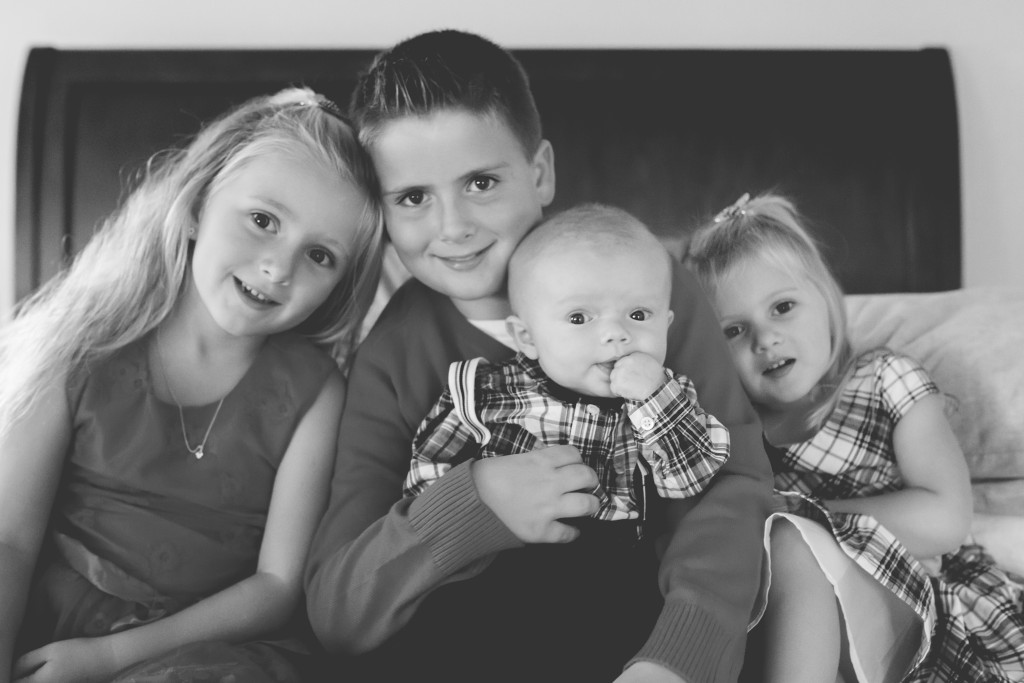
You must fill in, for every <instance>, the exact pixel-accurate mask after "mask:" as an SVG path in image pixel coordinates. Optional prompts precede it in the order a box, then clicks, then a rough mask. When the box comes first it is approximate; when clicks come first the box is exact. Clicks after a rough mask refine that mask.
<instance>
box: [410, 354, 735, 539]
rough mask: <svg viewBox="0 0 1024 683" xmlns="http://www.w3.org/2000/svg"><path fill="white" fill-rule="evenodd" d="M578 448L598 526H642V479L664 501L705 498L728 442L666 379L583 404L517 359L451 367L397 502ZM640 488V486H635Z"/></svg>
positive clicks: (679, 385)
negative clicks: (517, 456) (634, 397)
mask: <svg viewBox="0 0 1024 683" xmlns="http://www.w3.org/2000/svg"><path fill="white" fill-rule="evenodd" d="M559 444H568V445H572V446H576V447H577V448H579V450H580V454H581V456H582V458H583V462H585V463H586V464H587V465H589V466H590V467H592V468H594V470H595V471H596V472H597V476H598V481H599V484H598V487H597V489H596V490H595V491H594V493H595V494H596V495H597V497H598V499H599V501H600V503H601V505H600V508H599V510H598V512H597V513H596V514H595V515H594V517H595V518H597V519H602V520H621V519H640V518H642V513H643V501H642V499H641V498H642V493H641V494H640V495H639V496H638V494H637V493H636V491H637V490H639V491H641V492H642V491H643V490H644V489H645V487H644V486H643V485H638V486H636V487H634V484H636V483H637V482H635V481H634V470H636V469H637V467H638V465H639V466H640V476H641V477H642V478H648V477H649V479H650V482H651V483H652V484H653V485H654V488H655V490H656V491H657V494H658V495H659V496H660V497H664V498H686V497H689V496H693V495H696V494H697V493H700V492H701V491H703V490H704V488H705V487H706V486H707V484H708V482H710V481H711V478H712V477H713V476H714V475H715V473H716V472H718V470H719V469H720V468H721V467H722V465H723V464H724V463H725V461H726V459H727V458H728V455H729V432H728V430H727V429H726V428H725V427H724V426H723V425H722V424H721V423H720V422H719V421H718V420H717V419H715V418H714V416H712V415H710V414H708V413H706V412H704V411H703V410H702V409H701V408H700V406H699V405H698V404H697V394H696V390H695V389H694V386H693V383H692V382H691V381H690V380H689V379H687V378H686V377H684V376H682V375H675V374H673V373H671V372H669V371H667V370H666V373H665V383H664V384H663V385H662V387H661V388H660V389H658V390H657V391H656V392H655V393H654V394H653V395H652V396H650V397H648V398H647V399H646V400H644V401H631V400H623V399H620V398H599V397H592V396H581V395H579V394H575V393H573V392H571V391H569V390H567V389H565V388H564V387H561V386H559V385H557V384H556V383H555V382H552V381H551V380H550V379H549V378H548V377H547V376H546V375H545V374H544V372H543V370H541V368H540V365H539V364H538V363H537V362H536V361H534V360H530V359H529V358H527V357H526V356H524V355H523V354H521V353H520V354H517V355H516V356H515V357H514V358H512V359H511V360H508V361H506V362H504V363H499V364H494V363H489V362H488V361H486V360H484V359H482V358H476V359H473V360H471V361H462V362H457V363H452V365H451V367H450V368H449V372H448V385H447V387H446V388H445V391H444V393H443V394H442V396H441V398H440V399H439V400H438V402H437V403H436V404H435V405H434V407H433V409H431V411H430V413H429V414H428V415H427V417H426V418H425V419H424V420H423V422H422V424H421V425H420V428H419V430H418V431H417V433H416V436H415V438H414V439H413V458H412V464H411V466H410V469H409V474H408V476H407V478H406V480H405V485H404V493H405V495H407V496H410V495H417V494H418V493H420V492H421V491H423V490H424V489H425V488H426V487H427V486H428V485H429V484H430V483H432V482H433V481H435V480H436V479H437V478H439V477H440V476H441V475H443V474H444V473H445V472H446V471H447V470H448V469H449V468H450V467H452V466H454V465H457V464H459V463H460V462H463V461H465V460H468V459H470V458H480V457H491V456H499V455H511V454H513V453H526V452H529V451H532V450H536V449H537V448H542V447H544V446H554V445H559ZM641 484H642V482H641Z"/></svg>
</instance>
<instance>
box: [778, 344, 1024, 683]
mask: <svg viewBox="0 0 1024 683" xmlns="http://www.w3.org/2000/svg"><path fill="white" fill-rule="evenodd" d="M935 393H938V388H937V387H936V386H935V384H934V383H933V382H932V381H931V379H930V378H929V377H928V375H927V374H926V373H925V371H924V369H923V368H921V367H920V365H918V364H917V363H916V362H915V361H913V360H911V359H909V358H907V357H905V356H900V355H897V354H894V353H892V352H890V351H887V350H885V351H881V352H878V351H874V352H868V353H865V354H864V355H863V356H861V357H860V358H859V359H858V361H857V369H856V371H855V373H854V375H853V376H852V378H851V379H850V380H849V382H848V383H847V385H846V387H845V388H844V389H843V393H842V395H841V397H840V400H839V403H838V405H837V408H836V410H835V411H833V413H832V415H831V416H830V417H829V418H828V420H827V421H826V423H825V424H824V425H823V426H822V428H821V429H820V430H819V431H818V433H817V434H815V435H814V436H813V437H811V438H810V439H809V440H808V441H805V442H803V443H800V444H796V445H793V446H790V447H788V448H786V449H779V448H775V447H771V446H769V447H768V454H769V457H770V458H771V460H772V466H773V469H774V471H775V473H776V476H775V487H776V490H777V491H778V492H780V494H781V499H782V500H783V501H785V505H786V507H787V509H788V511H789V512H791V513H794V514H797V515H800V516H802V517H807V518H810V519H813V520H816V521H818V522H819V523H821V524H822V525H824V526H825V527H826V528H828V529H830V530H831V531H832V534H833V535H834V537H835V538H836V540H837V541H838V542H839V544H840V546H841V548H842V550H843V551H844V552H845V554H846V555H847V556H848V557H850V558H851V559H852V560H853V561H855V562H856V563H857V565H859V566H860V567H861V568H863V569H864V570H866V571H867V572H868V573H870V574H871V575H872V576H874V578H875V579H876V580H877V581H879V582H880V583H881V584H882V585H884V586H885V587H886V588H887V589H888V590H889V591H891V592H892V593H893V594H894V595H895V596H897V597H898V598H899V599H900V600H902V601H903V602H904V603H905V604H907V605H908V606H910V607H911V608H912V609H913V610H914V611H915V612H916V613H917V614H918V616H919V617H920V618H921V620H922V623H923V625H924V628H923V631H922V640H921V644H920V647H919V648H918V651H917V654H916V656H915V658H914V663H915V668H914V669H913V670H912V671H911V673H910V674H908V675H907V676H906V677H905V678H904V680H905V681H915V682H917V681H948V682H954V681H955V682H963V683H978V682H989V681H992V682H995V681H1024V601H1022V597H1024V587H1022V586H1021V584H1019V583H1017V582H1015V581H1014V580H1013V579H1011V578H1010V577H1008V576H1007V575H1006V574H1005V573H1004V572H1003V571H1001V570H1000V569H998V568H996V567H995V566H994V565H993V562H992V560H991V559H990V558H989V557H988V556H987V555H986V554H985V553H984V551H983V549H982V548H980V547H978V546H963V547H961V548H960V549H959V550H958V551H957V552H955V553H950V554H948V555H944V556H943V557H942V558H941V562H938V561H937V562H935V565H936V566H935V569H934V570H932V571H929V569H927V568H926V567H925V566H924V565H923V564H922V563H921V562H919V561H918V560H917V559H915V558H914V557H912V556H911V555H910V553H909V552H907V550H906V549H905V548H904V547H903V545H902V544H901V543H900V542H899V541H898V540H897V539H896V538H895V537H894V536H893V535H892V533H891V532H890V531H889V530H888V529H886V528H885V527H883V526H882V525H881V524H879V523H878V521H877V520H875V519H874V518H873V517H871V516H868V515H861V514H851V513H839V512H829V511H827V510H826V509H825V507H824V506H823V505H821V504H820V503H818V502H817V501H818V500H829V499H842V498H853V497H861V496H870V495H874V494H878V493H882V492H886V491H895V490H898V489H900V488H901V487H902V485H903V483H902V480H901V477H900V472H899V468H898V467H897V465H896V461H895V458H894V454H893V448H892V437H893V430H894V428H895V426H896V423H897V422H899V420H900V419H901V418H902V417H903V416H904V415H906V414H907V412H908V411H909V410H910V409H911V408H912V407H913V405H914V404H915V403H916V402H917V401H919V400H920V399H922V398H923V397H925V396H928V395H930V394H935ZM783 492H784V493H783ZM929 564H930V563H929ZM940 564H941V566H939V565H940Z"/></svg>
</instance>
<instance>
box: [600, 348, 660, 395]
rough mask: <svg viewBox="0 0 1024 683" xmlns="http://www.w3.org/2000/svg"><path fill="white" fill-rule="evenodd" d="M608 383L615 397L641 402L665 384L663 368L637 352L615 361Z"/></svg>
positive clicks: (652, 359)
mask: <svg viewBox="0 0 1024 683" xmlns="http://www.w3.org/2000/svg"><path fill="white" fill-rule="evenodd" d="M609 381H610V384H611V386H610V388H611V390H612V393H613V394H615V395H616V396H621V397H622V398H625V399H629V400H631V401H643V400H644V399H646V398H647V397H648V396H650V395H651V394H653V393H654V392H655V391H657V390H658V388H659V387H661V385H662V384H664V383H665V368H664V367H662V365H661V363H659V362H658V361H656V360H654V358H652V357H651V356H648V355H647V354H646V353H641V352H640V351H637V352H635V353H631V354H629V355H628V356H623V357H622V358H620V359H619V360H617V361H615V367H614V368H612V372H611V375H610V376H609Z"/></svg>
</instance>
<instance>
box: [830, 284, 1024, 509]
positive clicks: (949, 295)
mask: <svg viewBox="0 0 1024 683" xmlns="http://www.w3.org/2000/svg"><path fill="white" fill-rule="evenodd" d="M846 307H847V314H848V316H849V328H850V336H851V341H852V343H853V346H854V349H856V350H866V349H869V348H873V347H876V346H888V347H889V348H891V349H893V350H896V351H901V352H903V353H906V354H907V355H908V356H911V357H913V358H916V359H917V360H918V361H919V362H920V363H921V364H922V365H923V366H924V367H925V369H926V370H927V371H928V372H929V373H930V374H931V376H932V379H934V380H935V383H936V384H938V386H939V389H940V390H942V391H943V392H944V393H946V394H947V395H948V396H949V397H950V401H949V404H950V407H951V410H949V411H948V414H949V421H950V424H951V425H952V427H953V431H954V432H955V433H956V435H957V438H958V440H959V441H960V445H961V447H962V448H963V450H964V455H965V456H966V457H967V461H968V465H969V467H970V471H971V478H972V480H973V482H974V492H975V509H976V510H978V511H983V512H991V513H994V514H1019V515H1024V289H1022V288H1013V287H979V288H969V289H960V290H954V291H949V292H938V293H929V294H866V295H850V296H847V297H846Z"/></svg>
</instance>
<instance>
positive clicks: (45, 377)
mask: <svg viewBox="0 0 1024 683" xmlns="http://www.w3.org/2000/svg"><path fill="white" fill-rule="evenodd" d="M376 192H377V188H376V181H375V177H374V175H373V172H372V166H371V165H370V163H369V162H368V160H367V158H366V157H365V155H364V153H363V151H362V150H361V149H360V147H359V146H358V144H357V142H356V139H355V136H354V133H353V131H352V129H351V128H350V126H349V125H348V123H347V122H346V121H345V120H344V119H343V118H341V117H340V116H339V115H338V114H337V109H336V107H334V105H333V104H331V103H330V102H329V101H327V100H326V99H324V98H323V97H322V96H320V95H317V94H316V93H314V92H312V91H310V90H307V89H304V88H292V89H289V90H285V91H282V92H280V93H278V94H277V95H274V96H270V97H259V98H255V99H253V100H251V101H249V102H246V103H244V104H242V105H241V106H239V107H237V108H236V109H234V110H232V111H230V112H228V113H226V114H225V115H223V116H222V117H220V118H219V119H217V120H215V121H213V122H211V123H210V124H208V125H207V126H205V127H204V128H203V130H202V131H200V133H199V134H198V135H197V136H196V137H195V138H194V139H193V141H192V142H191V143H190V144H189V145H188V146H187V147H185V148H183V149H180V150H177V151H170V152H167V153H165V154H163V155H161V156H159V157H158V158H155V159H154V160H153V161H152V162H151V164H150V165H149V167H148V168H147V169H146V172H145V173H144V174H143V176H142V179H141V181H140V182H139V184H138V185H137V187H136V188H135V189H134V191H133V192H132V193H131V194H130V195H129V197H128V199H127V200H126V201H125V202H124V204H123V205H122V206H121V207H120V209H119V210H118V211H117V212H116V213H115V214H114V215H113V216H112V217H110V218H109V219H108V220H107V221H106V223H105V224H104V225H103V226H102V228H101V229H100V230H99V231H98V232H97V234H96V235H95V236H94V237H93V238H92V239H91V240H90V242H89V243H88V244H87V245H86V247H85V248H84V249H83V250H82V252H81V254H80V255H79V256H78V257H77V258H76V259H75V260H74V262H73V263H72V264H71V266H70V267H69V268H68V269H67V270H66V271H65V272H63V273H62V274H60V275H58V276H57V277H55V278H54V279H53V280H51V281H50V282H48V283H47V284H46V285H44V286H43V287H42V288H41V289H40V290H39V291H38V292H37V293H36V294H35V295H34V296H32V297H31V298H30V299H28V300H27V301H25V302H24V303H23V304H22V305H21V306H20V308H19V310H18V311H17V313H16V315H15V318H14V320H13V321H11V322H10V323H8V324H6V325H5V326H4V327H3V328H2V330H0V576H2V577H3V580H2V581H0V682H3V683H6V681H10V680H18V681H31V682H33V683H37V682H43V681H62V682H67V681H108V680H117V681H133V680H169V679H170V680H181V681H191V680H221V679H222V678H224V677H225V676H228V677H229V678H230V677H232V676H233V677H234V678H233V679H234V680H244V681H285V680H297V679H298V676H299V675H300V673H299V671H298V669H297V668H296V662H298V661H301V658H296V657H294V656H293V655H294V654H295V653H297V652H301V650H302V644H301V641H300V640H298V639H296V638H295V637H292V635H293V630H292V629H290V628H289V627H290V622H292V621H295V622H296V623H298V622H299V620H298V619H294V617H296V616H299V617H301V614H297V612H296V608H297V607H298V606H299V604H300V600H299V598H300V590H301V572H302V567H303V563H304V560H305V556H306V552H307V549H308V546H309V542H310V537H311V535H312V533H313V529H314V525H315V523H316V521H317V519H318V518H319V516H320V514H321V512H322V510H323V508H324V506H325V504H326V497H327V485H326V483H325V482H326V481H328V479H329V477H330V471H331V463H332V460H333V455H334V448H335V440H336V432H337V423H338V419H339V416H340V412H341V409H342V405H343V403H344V397H345V383H344V380H343V375H342V373H341V372H340V370H339V367H338V364H339V363H340V362H343V361H344V359H345V357H346V354H347V352H348V350H349V349H350V348H351V347H352V344H353V341H354V339H355V335H356V334H357V333H358V328H359V323H360V320H361V318H362V314H363V312H364V311H365V308H366V306H367V304H368V303H369V302H370V300H371V299H372V296H373V293H374V289H375V284H376V280H377V277H378V273H379V263H380V240H381V231H382V219H381V215H380V211H379V208H378V205H377V203H376V200H375V199H374V198H375V197H376Z"/></svg>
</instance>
